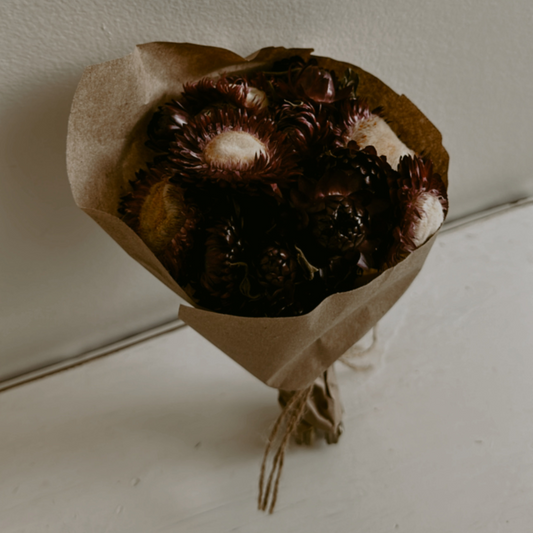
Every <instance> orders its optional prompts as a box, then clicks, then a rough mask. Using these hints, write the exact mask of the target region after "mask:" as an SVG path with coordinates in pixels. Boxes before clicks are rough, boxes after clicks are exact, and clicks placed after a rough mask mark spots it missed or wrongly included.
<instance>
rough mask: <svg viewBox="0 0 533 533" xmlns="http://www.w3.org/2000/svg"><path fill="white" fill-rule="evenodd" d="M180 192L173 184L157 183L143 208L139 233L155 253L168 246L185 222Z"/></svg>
mask: <svg viewBox="0 0 533 533" xmlns="http://www.w3.org/2000/svg"><path fill="white" fill-rule="evenodd" d="M179 193H180V191H179V189H178V188H177V187H176V186H174V185H172V184H169V183H166V182H164V181H162V182H159V183H156V184H155V185H154V186H153V187H152V188H151V190H150V194H149V195H148V196H147V197H146V200H145V202H144V205H143V207H142V209H141V212H140V215H139V234H140V236H141V238H142V239H143V240H144V242H146V244H147V245H148V248H150V249H151V250H152V251H153V252H155V253H157V252H160V251H161V250H163V249H164V248H165V247H166V246H167V244H168V243H169V242H170V241H171V240H172V238H173V237H174V236H175V235H176V233H177V232H178V231H179V229H180V228H181V227H182V226H183V224H184V222H185V220H184V214H183V211H182V210H181V207H182V206H181V205H180V203H181V202H180V200H182V199H181V198H180V196H181V195H180V194H179Z"/></svg>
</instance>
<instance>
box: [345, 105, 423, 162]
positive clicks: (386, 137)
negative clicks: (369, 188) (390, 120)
mask: <svg viewBox="0 0 533 533" xmlns="http://www.w3.org/2000/svg"><path fill="white" fill-rule="evenodd" d="M378 112H379V110H375V111H374V112H372V111H370V108H369V107H368V104H367V103H366V102H365V101H364V100H362V99H360V98H356V99H350V100H345V101H344V102H342V104H341V117H342V121H341V126H340V127H339V128H338V129H337V135H338V137H339V138H340V139H341V140H342V143H343V144H345V145H346V144H347V143H348V142H350V141H355V142H356V143H357V145H358V146H359V147H360V148H365V147H367V146H373V147H374V148H375V149H376V152H377V154H378V155H379V156H385V157H386V158H387V162H388V163H389V164H390V166H391V167H392V168H394V169H396V168H397V166H398V163H399V161H400V158H401V157H403V156H406V155H408V156H414V155H415V153H414V152H413V150H411V149H409V148H408V147H407V146H406V145H405V144H404V143H403V142H402V141H400V139H398V137H397V135H396V134H395V133H394V131H392V129H391V127H390V126H389V125H388V124H387V122H386V121H385V120H384V119H383V118H382V117H381V116H379V114H378Z"/></svg>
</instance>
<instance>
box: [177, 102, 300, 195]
mask: <svg viewBox="0 0 533 533" xmlns="http://www.w3.org/2000/svg"><path fill="white" fill-rule="evenodd" d="M169 159H170V161H171V162H172V164H173V167H174V169H175V175H174V177H173V179H172V181H176V182H181V183H190V184H193V185H194V186H202V185H217V186H229V187H233V188H243V187H244V188H248V189H250V190H253V189H254V188H258V187H263V188H264V186H265V185H266V186H267V189H268V188H271V186H272V185H276V186H277V187H284V186H287V185H288V184H289V183H290V182H291V181H293V180H295V179H296V178H297V177H298V175H299V174H300V172H301V171H300V170H299V168H298V166H297V159H296V154H295V153H294V149H293V148H292V147H291V146H290V145H289V144H287V143H286V142H285V135H284V134H283V133H280V132H278V131H277V130H276V127H275V123H274V121H273V120H272V119H270V118H268V117H265V116H261V117H258V116H256V115H254V114H251V113H249V112H248V111H247V110H246V109H218V108H215V109H213V110H211V111H210V112H209V113H206V114H200V115H197V116H196V117H194V118H193V119H191V121H190V122H189V123H188V124H186V125H185V126H184V127H183V129H182V130H181V132H180V133H179V134H177V135H176V142H175V144H174V145H173V146H172V147H171V150H170V155H169Z"/></svg>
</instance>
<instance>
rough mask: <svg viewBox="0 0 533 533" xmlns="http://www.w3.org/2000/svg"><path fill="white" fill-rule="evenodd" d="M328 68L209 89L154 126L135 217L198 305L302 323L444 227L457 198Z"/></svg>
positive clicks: (128, 215) (192, 89)
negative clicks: (337, 295)
mask: <svg viewBox="0 0 533 533" xmlns="http://www.w3.org/2000/svg"><path fill="white" fill-rule="evenodd" d="M357 84H358V78H357V75H356V74H355V73H354V72H353V71H351V70H348V71H347V72H346V73H345V74H344V76H343V77H342V78H339V77H337V75H336V73H335V72H333V71H330V70H327V69H325V68H322V67H320V66H319V65H318V64H317V62H316V60H314V59H311V60H310V61H307V62H305V61H304V60H302V59H301V58H300V57H293V58H290V59H287V60H284V61H282V62H279V63H277V64H275V65H274V66H273V68H272V70H270V71H268V72H255V73H252V74H248V75H246V76H241V77H225V76H222V77H220V78H218V79H216V80H213V79H207V78H206V79H202V80H200V81H198V82H196V83H190V84H187V85H185V86H184V88H183V92H182V94H181V95H180V97H179V98H178V99H175V100H172V101H171V102H168V103H166V104H165V105H163V106H161V107H160V108H159V109H158V110H157V111H156V112H155V114H154V115H153V117H152V119H151V121H150V123H149V126H148V131H147V133H148V141H147V146H148V147H149V148H151V149H152V150H153V152H154V159H153V162H152V163H151V164H149V165H148V168H147V169H146V170H142V171H140V172H139V173H138V174H137V178H136V180H134V181H132V182H131V190H130V191H129V192H128V193H127V194H125V195H124V196H123V197H122V200H121V205H120V213H121V214H122V216H123V219H124V220H125V221H126V223H127V224H129V225H130V226H131V227H132V228H133V229H134V230H135V231H136V232H137V233H138V234H139V235H140V236H141V238H143V240H144V241H145V243H146V244H147V245H148V246H149V247H150V248H151V250H152V251H153V252H154V254H155V255H157V256H158V257H159V259H160V260H161V261H162V262H163V264H164V265H165V266H166V267H167V269H168V270H169V272H170V273H171V275H172V276H173V277H174V278H175V279H176V280H177V282H178V283H179V284H180V285H181V286H183V287H184V288H185V289H186V290H187V291H188V292H189V293H190V294H191V296H192V297H193V298H194V299H195V300H196V301H197V303H198V304H199V305H200V306H203V307H205V308H208V309H211V310H215V311H219V312H224V313H228V314H235V315H243V316H274V317H275V316H294V315H300V314H303V313H306V312H308V311H310V310H312V309H313V308H314V307H316V306H317V305H318V304H319V303H320V302H321V301H322V300H323V299H324V298H326V297H327V296H328V295H330V294H332V293H335V292H339V291H347V290H351V289H353V288H356V287H359V286H361V285H363V284H364V283H367V282H368V281H370V280H371V279H373V278H374V277H375V276H377V275H378V274H379V273H380V272H381V271H383V270H384V269H385V268H388V267H390V266H392V265H393V264H395V263H396V262H398V261H401V260H402V259H403V258H404V257H405V256H406V255H407V254H408V253H410V252H411V251H412V250H414V249H415V248H416V247H417V246H419V245H420V244H422V242H423V241H425V240H427V238H428V237H429V236H430V235H431V234H432V233H434V232H435V231H436V229H438V227H439V226H440V224H441V223H442V220H443V218H444V216H445V214H446V210H447V199H446V190H445V187H444V184H443V183H442V180H441V179H440V177H439V176H438V175H437V174H435V173H434V172H433V169H432V166H431V163H430V162H428V161H424V160H423V159H421V158H419V157H417V156H415V154H414V152H413V151H412V150H410V149H409V148H407V147H406V146H405V145H404V144H403V143H402V142H401V141H400V140H399V139H398V138H397V137H396V135H395V134H394V133H393V132H392V130H391V129H390V128H389V126H388V124H387V123H386V121H385V120H384V119H383V117H382V116H381V114H380V111H376V110H374V111H371V110H370V109H369V107H368V105H367V104H366V103H365V101H364V100H363V99H361V98H359V97H358V96H357Z"/></svg>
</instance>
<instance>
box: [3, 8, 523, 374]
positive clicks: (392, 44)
mask: <svg viewBox="0 0 533 533" xmlns="http://www.w3.org/2000/svg"><path fill="white" fill-rule="evenodd" d="M532 24H533V4H532V3H531V2H530V0H509V1H506V2H496V1H493V0H490V1H480V0H477V1H473V0H447V1H446V2H440V1H439V2H437V1H436V0H433V1H429V2H428V1H425V0H402V1H399V2H398V1H395V0H384V1H381V2H375V1H373V0H360V1H357V2H354V1H352V0H337V1H334V2H329V3H328V2H323V1H319V0H308V1H304V0H271V1H270V2H250V1H248V0H226V1H215V0H194V1H193V0H172V1H165V0H151V1H145V0H115V1H114V2H108V1H104V0H92V1H87V0H69V1H67V0H47V1H36V0H1V1H0V50H2V54H1V56H0V249H1V250H2V252H1V254H0V339H1V341H0V342H1V346H0V348H1V349H0V379H2V378H3V379H5V378H7V377H8V376H12V375H16V374H18V373H20V372H24V371H28V370H31V369H33V368H36V367H39V366H42V365H45V364H50V363H53V362H55V361H59V360H61V359H65V358H68V357H72V356H75V355H77V354H80V353H83V352H85V351H87V350H91V349H94V348H98V347H100V346H102V345H104V344H106V343H109V342H112V341H115V340H117V339H119V338H122V337H125V336H128V335H131V334H133V333H136V332H138V331H140V330H142V329H145V328H148V327H151V326H153V325H156V324H160V323H162V322H165V321H166V320H170V319H172V318H175V316H176V312H177V300H176V298H175V297H174V295H173V294H171V293H170V292H169V291H168V290H167V289H166V288H165V287H163V286H162V285H161V284H160V283H159V282H157V281H156V280H155V279H153V278H152V277H151V276H150V275H149V274H148V273H146V272H145V271H144V270H143V269H142V268H141V267H140V266H138V265H137V264H135V263H134V262H133V261H132V260H130V259H129V258H128V257H127V256H126V255H125V254H124V252H122V251H121V250H120V249H119V248H118V246H116V244H115V243H114V242H112V241H111V240H110V239H109V238H108V237H107V236H106V235H105V234H104V233H103V232H102V231H101V230H100V229H99V228H98V227H97V225H96V224H95V223H94V222H93V221H92V220H90V219H89V218H88V217H87V216H85V215H84V214H83V213H81V212H79V211H78V210H77V208H76V207H75V206H74V203H73V201H72V199H71V195H70V191H69V188H68V184H67V178H66V173H65V163H64V158H65V155H64V154H65V135H66V124H67V117H68V112H69V107H70V103H71V99H72V95H73V93H74V90H75V87H76V84H77V82H78V80H79V78H80V76H81V73H82V71H83V69H84V68H85V67H86V66H88V65H90V64H94V63H98V62H102V61H106V60H110V59H114V58H117V57H121V56H123V55H125V54H128V53H129V52H131V50H132V49H133V47H134V45H135V44H137V43H142V42H149V41H155V40H168V41H190V42H196V43H200V44H210V45H215V46H222V47H226V48H229V49H231V50H234V51H235V52H237V53H240V54H242V55H246V54H249V53H251V52H253V51H255V50H256V49H258V48H260V47H262V46H268V45H272V44H274V45H284V46H295V47H298V46H300V47H301V46H304V47H314V48H315V49H316V53H317V54H320V55H325V56H331V57H334V58H337V59H341V60H346V61H349V62H352V63H355V64H358V65H360V66H361V67H363V68H364V69H366V70H368V71H370V72H372V73H374V74H376V75H377V76H379V77H380V78H382V79H383V80H384V81H385V82H386V83H388V84H389V85H390V86H391V87H392V88H394V89H395V90H396V91H398V92H403V93H405V94H407V95H408V96H409V98H411V99H412V101H413V102H415V103H416V104H417V105H418V106H419V107H420V108H421V109H422V111H423V112H424V113H426V114H427V116H428V117H429V118H430V119H431V120H432V121H433V122H434V123H435V124H436V125H437V126H438V127H439V128H440V129H441V131H442V133H443V135H444V141H445V145H446V147H447V148H448V150H449V152H450V155H451V168H450V181H451V206H452V207H451V216H452V217H457V216H460V215H463V214H465V213H470V212H473V211H477V210H479V209H481V208H483V207H485V206H487V205H492V204H497V203H502V202H505V201H507V200H510V199H514V198H518V197H524V196H527V195H531V194H533V180H532V179H531V168H532V167H533V152H532V151H531V150H530V144H531V143H530V140H531V138H533V106H531V105H529V104H528V102H529V101H530V93H531V86H532V83H533V70H532V69H531V56H532V52H533V32H532V31H531V30H532Z"/></svg>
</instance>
